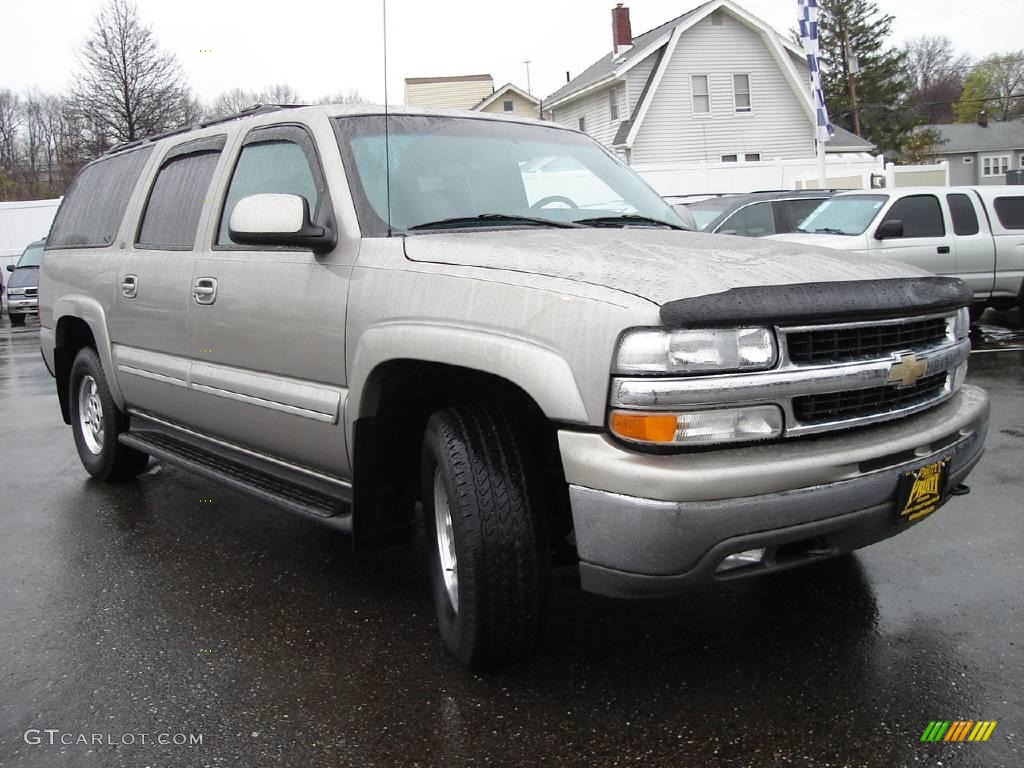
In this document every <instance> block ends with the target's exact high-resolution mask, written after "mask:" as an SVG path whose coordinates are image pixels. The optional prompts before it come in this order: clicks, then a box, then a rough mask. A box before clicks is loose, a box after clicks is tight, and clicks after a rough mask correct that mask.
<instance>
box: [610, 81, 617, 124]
mask: <svg viewBox="0 0 1024 768" xmlns="http://www.w3.org/2000/svg"><path fill="white" fill-rule="evenodd" d="M608 116H609V117H610V118H611V119H612V120H618V119H619V100H618V99H617V98H616V97H615V89H614V88H612V89H611V90H610V91H608Z"/></svg>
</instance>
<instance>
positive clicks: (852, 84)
mask: <svg viewBox="0 0 1024 768" xmlns="http://www.w3.org/2000/svg"><path fill="white" fill-rule="evenodd" d="M843 69H844V70H846V84H847V86H848V87H849V89H850V109H851V110H852V111H853V132H854V133H855V134H857V135H858V136H860V112H859V111H858V110H857V79H856V78H855V77H854V72H853V68H852V67H851V66H850V33H849V31H848V30H847V28H846V20H845V19H844V20H843Z"/></svg>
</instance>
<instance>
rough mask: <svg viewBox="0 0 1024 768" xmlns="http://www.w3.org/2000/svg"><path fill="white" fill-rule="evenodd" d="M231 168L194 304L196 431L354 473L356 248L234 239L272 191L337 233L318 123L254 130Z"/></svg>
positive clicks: (334, 154) (334, 157) (333, 151)
mask: <svg viewBox="0 0 1024 768" xmlns="http://www.w3.org/2000/svg"><path fill="white" fill-rule="evenodd" d="M323 129H324V132H325V133H326V134H327V135H328V136H329V137H330V142H328V141H324V142H323V143H322V145H321V146H323V149H324V152H325V153H328V154H327V155H326V157H328V158H330V161H331V162H334V163H337V164H338V165H339V166H340V163H341V159H340V155H339V153H338V149H337V143H336V141H335V140H334V137H333V133H331V132H330V126H329V124H327V123H326V122H325V123H324V126H323ZM232 162H233V169H232V171H231V173H230V174H227V175H226V177H225V180H224V183H223V184H222V185H221V190H220V192H219V193H218V199H223V204H222V205H220V206H218V207H217V208H216V210H217V212H218V216H217V217H216V218H213V219H211V221H210V223H209V226H208V231H207V234H206V246H205V248H204V252H203V254H202V256H201V258H200V259H199V261H198V264H197V266H196V270H195V274H194V276H193V281H192V291H191V295H190V296H189V297H188V302H189V306H190V311H191V344H192V354H193V356H194V358H195V361H194V363H193V365H192V370H191V375H192V389H193V395H192V397H193V404H194V412H193V416H192V420H193V424H194V428H195V429H196V430H198V431H201V432H204V433H206V434H209V435H211V436H213V437H217V438H220V439H223V440H226V441H228V442H230V443H232V444H235V445H238V446H241V447H244V448H247V449H251V450H256V451H259V452H261V453H265V454H270V455H272V456H275V457H277V458H280V459H283V460H285V461H288V462H290V463H293V464H299V465H302V466H305V467H309V468H313V469H317V470H323V471H327V472H329V473H332V474H339V475H341V476H344V474H345V472H346V471H347V467H348V463H347V461H348V460H347V455H346V450H345V439H344V430H343V429H342V428H341V426H340V414H341V409H342V407H343V404H344V397H345V392H346V390H345V389H344V386H345V307H346V302H347V299H348V285H349V274H350V272H351V268H352V262H353V261H354V260H355V255H356V253H357V245H358V241H352V240H346V239H345V238H340V240H341V241H342V242H341V244H340V245H339V246H338V247H337V248H336V249H335V250H334V251H332V252H331V253H329V254H324V255H321V256H317V255H316V254H314V253H313V252H312V251H310V250H306V249H301V248H290V247H266V246H249V245H240V244H237V243H235V242H233V241H232V239H231V236H230V232H229V222H230V219H231V213H232V211H233V210H234V206H235V204H236V203H237V202H238V201H239V200H241V199H242V198H243V197H246V196H248V195H254V194H262V193H277V194H292V195H300V196H302V197H304V198H305V199H306V200H307V201H308V203H309V210H310V213H311V215H312V217H313V220H314V221H315V222H317V223H321V224H324V225H328V226H331V227H335V226H337V225H336V223H335V220H334V213H333V206H332V201H331V197H330V194H329V190H328V187H327V183H326V181H325V175H324V171H323V163H322V161H321V156H320V152H319V151H318V149H317V145H316V143H315V141H314V138H313V134H312V132H311V130H310V129H309V128H308V127H306V126H302V125H297V124H289V125H273V126H268V127H262V128H254V129H252V130H251V131H249V132H248V133H247V134H246V136H245V137H244V139H243V140H242V141H241V142H240V148H239V150H238V151H237V153H235V157H234V158H233V161H232Z"/></svg>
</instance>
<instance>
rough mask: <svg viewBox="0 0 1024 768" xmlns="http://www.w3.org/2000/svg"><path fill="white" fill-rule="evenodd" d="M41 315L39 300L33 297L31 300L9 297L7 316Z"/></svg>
mask: <svg viewBox="0 0 1024 768" xmlns="http://www.w3.org/2000/svg"><path fill="white" fill-rule="evenodd" d="M38 313H39V298H38V297H36V296H33V297H31V298H24V297H15V296H10V295H8V297H7V314H8V315H35V314H38Z"/></svg>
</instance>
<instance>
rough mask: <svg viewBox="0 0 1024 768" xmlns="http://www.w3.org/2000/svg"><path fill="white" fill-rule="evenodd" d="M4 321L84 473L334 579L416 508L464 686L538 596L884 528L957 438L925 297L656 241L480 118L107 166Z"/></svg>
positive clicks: (580, 164) (647, 206)
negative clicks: (283, 541) (28, 327)
mask: <svg viewBox="0 0 1024 768" xmlns="http://www.w3.org/2000/svg"><path fill="white" fill-rule="evenodd" d="M39 296H40V318H41V326H42V328H41V334H40V339H41V344H42V352H43V356H44V358H45V360H46V364H47V366H48V368H49V370H50V371H51V373H52V374H53V375H54V376H55V377H56V382H57V393H58V395H59V401H60V407H61V410H62V413H63V417H64V420H65V421H66V422H67V423H68V424H70V425H71V427H72V429H73V433H74V439H75V443H76V446H77V449H78V453H79V455H80V456H81V460H82V463H83V464H84V465H85V468H86V470H87V471H88V472H89V474H91V475H92V476H93V477H95V478H97V479H99V480H113V479H115V478H126V477H132V476H135V475H138V474H139V473H141V472H142V471H143V470H144V469H145V467H146V466H147V462H148V461H149V459H150V457H156V458H157V459H160V460H163V461H166V462H170V463H173V464H176V465H178V466H181V467H184V468H185V469H186V470H188V471H191V472H195V473H197V474H200V475H204V476H207V477H210V478H213V479H215V480H218V481H221V482H223V483H226V484H227V485H230V486H233V487H234V488H236V489H239V490H242V491H245V492H249V493H252V494H255V495H256V496H258V497H260V498H262V499H264V500H266V501H268V502H271V503H273V504H275V505H278V506H279V507H281V508H282V509H286V510H290V511H292V512H296V513H298V514H301V515H305V516H307V517H309V518H313V519H316V520H319V521H322V522H324V523H326V524H328V525H331V526H334V527H335V528H337V529H340V530H341V531H344V532H346V533H347V534H349V537H350V539H351V541H352V543H353V544H354V546H355V547H356V548H358V549H363V548H371V547H380V546H385V545H388V544H392V543H394V542H398V541H403V540H407V539H408V538H409V537H410V536H411V535H413V532H414V530H415V521H416V519H417V512H418V511H421V515H420V516H421V517H422V525H423V530H424V532H425V536H426V542H427V551H428V553H429V569H430V573H431V583H432V590H433V598H434V603H435V606H436V612H437V620H438V624H439V627H440V632H441V635H442V636H443V639H444V642H445V644H446V646H447V647H448V649H449V650H450V651H451V652H452V654H453V655H454V656H455V657H456V658H457V659H458V660H459V661H460V662H462V663H464V664H467V665H474V666H480V665H487V664H496V663H502V662H509V661H512V660H515V659H519V658H522V657H524V656H526V655H527V654H528V653H529V652H530V650H531V648H532V647H533V646H534V645H535V643H536V641H537V638H538V635H539V633H540V629H541V627H542V624H543V620H544V615H545V611H546V605H547V602H548V593H549V589H550V578H549V577H550V572H551V568H552V566H553V565H564V564H572V565H574V566H577V567H578V569H579V573H580V577H581V582H582V586H583V588H584V589H587V590H591V591H593V592H598V593H602V594H605V595H611V596H617V597H636V596H652V595H667V594H671V593H676V592H678V591H680V590H682V589H683V588H685V587H687V586H689V585H693V584H700V583H708V582H715V581H722V580H728V579H736V578H741V577H746V576H752V575H755V574H762V573H769V572H772V571H777V570H779V569H784V568H789V567H791V566H796V565H800V564H803V563H809V562H814V561H817V560H821V559H823V558H827V557H830V556H834V555H837V554H840V553H845V552H848V551H851V550H853V549H856V548H858V547H862V546H864V545H866V544H870V543H872V542H876V541H879V540H880V539H884V538H886V537H889V536H892V535H894V534H896V533H899V532H901V531H905V530H907V529H908V528H910V527H912V526H914V525H915V524H916V523H917V522H919V521H921V520H922V519H924V518H925V517H927V516H928V515H930V514H931V513H933V512H934V511H935V510H936V509H937V508H938V507H939V506H940V505H942V504H943V503H944V502H945V501H946V500H947V498H949V496H951V495H956V494H959V493H962V492H964V491H965V490H966V488H965V487H964V486H963V485H962V484H961V483H962V481H963V480H964V478H965V477H966V476H967V474H968V472H970V471H971V469H972V467H974V465H975V464H976V463H977V461H978V459H979V458H980V457H981V454H982V450H983V447H984V441H985V434H986V429H987V425H988V399H987V397H986V395H985V393H984V392H983V391H982V390H980V389H978V388H976V387H972V386H968V385H965V384H964V383H963V382H964V376H965V373H966V367H967V359H968V354H969V350H970V345H969V342H968V319H967V310H966V307H967V305H968V303H969V302H970V299H971V292H970V290H969V289H968V288H967V287H966V286H965V285H964V284H963V283H962V282H960V281H959V280H956V279H951V278H944V277H933V276H930V275H928V274H927V273H925V272H923V271H922V270H919V269H916V268H913V267H908V266H905V265H902V264H899V263H895V262H886V261H876V260H873V259H871V258H868V257H864V256H858V255H849V254H843V253H839V252H836V251H830V250H825V249H821V248H815V247H813V246H809V245H802V244H801V245H794V244H787V243H774V242H768V241H766V240H752V239H746V238H738V237H735V238H734V237H728V236H723V235H709V234H702V233H696V232H689V231H685V230H683V229H682V227H681V226H680V221H679V219H678V218H677V217H676V216H675V214H674V213H673V211H672V209H671V208H670V207H668V206H667V205H666V204H665V203H664V202H663V201H662V200H660V199H659V198H658V196H657V195H656V194H655V192H654V191H652V190H651V189H650V188H649V187H648V186H647V185H646V184H645V183H644V182H643V181H642V180H641V179H640V178H639V177H638V176H636V175H635V174H634V173H633V172H632V171H631V170H630V169H629V168H628V167H626V166H625V165H623V164H622V163H620V162H619V161H618V160H617V159H616V158H615V157H614V156H613V155H612V154H610V153H609V152H607V151H606V150H605V149H603V148H602V147H601V146H600V145H599V144H597V143H596V142H594V141H593V140H591V139H590V138H588V137H586V136H584V135H582V134H580V133H578V132H576V131H572V130H569V129H566V128H562V127H559V126H556V125H551V124H549V123H540V122H535V121H531V120H524V119H517V118H505V117H497V116H492V115H486V114H481V113H438V112H433V113H432V112H426V111H420V110H414V109H411V108H401V109H400V110H398V111H392V112H391V113H390V114H389V115H385V114H383V113H382V111H381V110H380V109H379V108H371V107H340V106H327V107H303V108H280V107H261V108H258V109H253V110H250V111H247V112H245V113H242V114H240V115H237V116H234V117H232V118H228V119H224V120H220V121H217V122H213V123H207V124H204V125H202V126H200V127H198V128H195V129H191V130H188V131H182V132H177V133H173V134H167V135H163V136H157V137H154V138H152V139H145V140H141V141H135V142H132V143H130V144H127V145H124V146H121V147H118V148H116V149H114V150H113V151H111V152H110V153H108V154H107V155H105V156H103V157H101V158H100V159H99V160H97V161H95V162H94V163H92V164H90V165H89V166H87V167H86V168H84V169H83V170H82V172H81V173H80V174H79V175H78V176H77V178H76V179H75V181H74V182H73V184H72V186H71V188H70V190H69V191H68V193H67V195H66V196H65V198H64V201H63V203H62V205H61V207H60V210H59V212H58V213H57V217H56V220H55V222H54V224H53V228H52V231H51V233H50V236H49V239H48V240H47V242H46V250H45V253H44V258H43V266H42V272H41V276H40V286H39ZM142 482H146V481H145V479H143V480H142ZM913 546H914V543H913V539H912V538H910V539H908V541H907V547H908V548H912V547H913Z"/></svg>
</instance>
